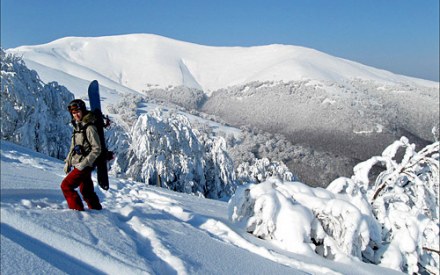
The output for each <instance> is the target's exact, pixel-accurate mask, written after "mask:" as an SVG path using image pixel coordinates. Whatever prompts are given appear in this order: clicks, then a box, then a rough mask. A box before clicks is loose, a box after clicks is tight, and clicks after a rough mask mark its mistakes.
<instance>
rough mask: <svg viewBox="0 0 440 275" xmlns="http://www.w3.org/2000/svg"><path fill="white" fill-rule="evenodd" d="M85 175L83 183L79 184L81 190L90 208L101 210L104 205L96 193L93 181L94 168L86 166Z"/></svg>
mask: <svg viewBox="0 0 440 275" xmlns="http://www.w3.org/2000/svg"><path fill="white" fill-rule="evenodd" d="M83 171H84V177H83V181H82V184H81V185H80V186H79V191H80V192H81V194H82V195H83V198H84V200H85V201H86V203H87V206H88V207H89V209H95V210H101V209H102V205H101V203H100V202H99V198H98V195H96V193H95V189H94V188H93V181H92V168H90V167H86V168H85V169H84V170H83Z"/></svg>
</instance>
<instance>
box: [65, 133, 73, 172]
mask: <svg viewBox="0 0 440 275" xmlns="http://www.w3.org/2000/svg"><path fill="white" fill-rule="evenodd" d="M72 151H73V137H72V140H71V141H70V148H69V153H68V154H67V156H66V159H65V160H64V162H65V163H68V164H69V166H71V165H72V161H71V158H72Z"/></svg>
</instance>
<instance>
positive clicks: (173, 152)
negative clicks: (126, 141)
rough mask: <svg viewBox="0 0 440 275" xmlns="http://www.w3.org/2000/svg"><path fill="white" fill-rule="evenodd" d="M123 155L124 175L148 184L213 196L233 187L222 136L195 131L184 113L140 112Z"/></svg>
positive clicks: (220, 194)
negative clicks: (128, 147) (125, 154)
mask: <svg viewBox="0 0 440 275" xmlns="http://www.w3.org/2000/svg"><path fill="white" fill-rule="evenodd" d="M127 156H128V162H127V170H126V174H127V175H128V176H130V177H133V178H134V179H136V180H140V181H143V182H146V183H148V184H152V185H158V186H162V187H164V188H167V189H171V190H174V191H178V192H184V193H192V194H198V195H200V196H205V197H208V198H215V199H218V198H222V197H229V196H231V195H232V193H233V192H234V190H235V180H234V179H235V178H234V172H233V168H232V167H233V166H232V161H231V160H230V158H229V157H228V155H227V154H226V152H225V141H224V139H223V138H209V137H208V135H207V134H201V133H199V132H198V131H196V130H194V129H193V128H192V127H191V124H190V122H189V120H188V118H187V117H186V116H184V115H180V114H176V113H163V112H161V111H160V110H158V109H156V110H155V111H154V112H153V113H152V114H144V115H141V116H140V117H139V118H138V120H137V122H136V123H135V124H134V126H133V128H132V133H131V148H130V150H129V153H128V155H127ZM122 170H123V169H122Z"/></svg>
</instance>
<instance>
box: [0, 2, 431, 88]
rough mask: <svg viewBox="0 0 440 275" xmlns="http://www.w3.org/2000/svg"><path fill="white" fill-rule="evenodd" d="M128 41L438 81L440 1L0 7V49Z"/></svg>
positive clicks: (29, 4) (34, 4)
mask: <svg viewBox="0 0 440 275" xmlns="http://www.w3.org/2000/svg"><path fill="white" fill-rule="evenodd" d="M127 33H153V34H158V35H162V36H166V37H170V38H174V39H178V40H183V41H188V42H193V43H198V44H203V45H211V46H255V45H267V44H275V43H277V44H288V45H298V46H305V47H309V48H313V49H317V50H320V51H323V52H326V53H328V54H331V55H334V56H338V57H343V58H347V59H350V60H353V61H357V62H360V63H363V64H366V65H370V66H373V67H377V68H382V69H386V70H389V71H392V72H394V73H399V74H404V75H409V76H415V77H420V78H424V79H430V80H435V81H439V0H422V1H419V0H290V1H288V0H283V1H281V0H280V1H276V0H272V1H270V0H267V1H262V0H253V1H251V0H241V1H240V0H236V1H229V0H223V1H220V0H215V1H211V0H204V1H203V0H187V1H184V0H180V1H178V0H176V1H166V0H162V1H160V0H155V1H153V0H119V1H115V0H38V1H36V0H1V46H2V47H3V48H12V47H17V46H21V45H35V44H43V43H47V42H50V41H52V40H55V39H58V38H62V37H66V36H104V35H116V34H127Z"/></svg>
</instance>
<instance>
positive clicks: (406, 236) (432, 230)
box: [330, 137, 440, 273]
mask: <svg viewBox="0 0 440 275" xmlns="http://www.w3.org/2000/svg"><path fill="white" fill-rule="evenodd" d="M402 150H403V152H402ZM399 152H402V153H403V157H399ZM377 164H380V165H382V167H383V171H382V172H381V173H380V174H379V175H378V176H377V177H376V178H375V179H373V180H370V178H369V173H370V171H371V169H372V167H373V166H374V165H377ZM346 184H347V185H351V186H360V189H361V191H362V192H363V193H365V195H366V198H367V199H368V202H369V204H370V205H371V207H372V213H373V215H374V217H375V218H376V219H377V221H378V223H379V224H380V225H381V226H382V245H381V246H380V247H379V250H378V251H377V253H376V259H375V261H376V262H380V263H381V264H382V265H385V266H388V267H392V268H394V269H401V270H403V271H405V272H408V273H413V272H414V273H416V272H418V271H420V269H419V267H420V268H421V270H422V271H428V272H434V273H435V271H437V272H438V268H439V267H440V264H439V256H440V251H439V142H438V141H437V142H435V143H433V144H431V145H428V146H426V147H425V148H423V149H422V150H421V151H419V152H416V150H415V145H414V144H410V143H409V141H408V139H407V138H405V137H402V138H401V139H400V140H398V141H396V142H394V143H393V144H392V145H390V146H389V147H387V148H386V149H385V150H384V152H383V153H382V156H377V157H373V158H371V159H369V160H367V161H365V162H363V163H360V164H358V165H357V166H355V168H354V176H353V177H352V179H351V180H350V181H348V182H347V183H346ZM337 185H338V184H333V187H330V188H335V187H336V186H337ZM335 191H341V190H335Z"/></svg>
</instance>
